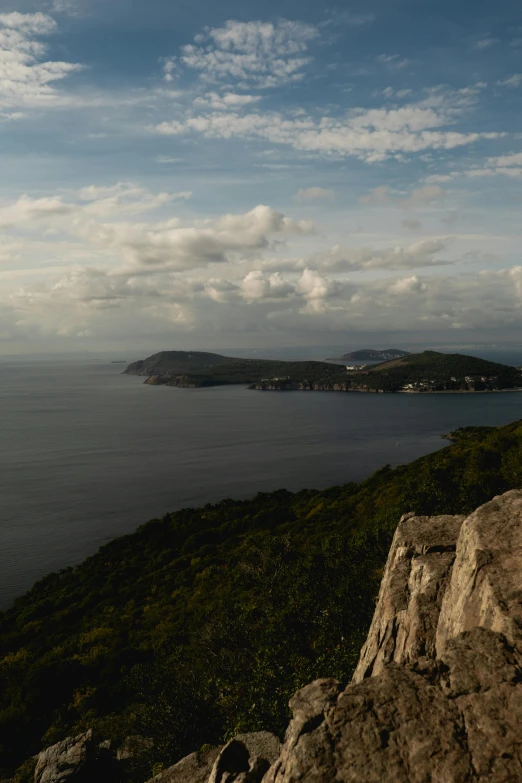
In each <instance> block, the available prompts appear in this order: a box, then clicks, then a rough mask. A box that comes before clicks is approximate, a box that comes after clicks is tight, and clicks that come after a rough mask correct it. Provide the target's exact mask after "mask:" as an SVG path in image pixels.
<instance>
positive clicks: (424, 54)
mask: <svg viewBox="0 0 522 783" xmlns="http://www.w3.org/2000/svg"><path fill="white" fill-rule="evenodd" d="M521 98H522V7H521V6H520V3H518V2H514V0H499V1H498V2H496V3H492V2H491V0H487V1H485V0H474V1H473V2H471V1H470V0H461V2H459V3H456V2H454V0H453V1H452V2H448V1H447V0H375V2H371V0H365V2H364V3H361V2H354V3H340V4H338V5H335V4H334V5H328V4H325V5H322V4H319V3H317V2H310V0H299V2H297V0H279V2H274V0H266V1H265V2H263V3H260V2H256V3H254V2H249V0H246V1H245V0H241V2H239V0H224V1H222V2H219V3H215V2H210V0H191V2H187V1H186V0H177V2H176V3H172V2H171V0H147V2H145V0H111V2H110V3H108V2H107V0H42V1H41V2H34V1H33V0H16V1H15V0H13V2H7V1H6V0H0V167H1V169H0V170H1V174H2V175H1V176H0V238H1V242H0V355H2V354H3V355H9V354H15V353H31V354H34V353H38V352H40V351H41V352H50V351H51V352H52V351H58V352H60V351H64V352H70V351H85V350H89V351H91V350H103V349H107V350H117V349H118V350H119V349H121V350H131V349H132V350H138V349H140V350H149V351H150V352H153V351H156V350H165V349H186V350H190V349H194V350H196V349H205V348H206V349H214V350H216V349H224V348H230V349H234V350H240V349H241V348H250V349H252V348H254V349H257V348H259V349H266V348H271V347H273V348H281V347H284V346H306V345H312V346H313V345H324V344H338V345H340V346H341V345H345V346H347V347H357V346H358V345H374V346H376V347H379V346H380V347H382V346H386V345H388V344H391V343H392V342H395V343H399V344H401V343H402V344H412V343H418V344H422V343H424V344H426V345H428V344H435V343H443V344H457V343H463V344H464V343H470V344H473V343H479V342H490V343H496V344H503V343H513V342H516V341H518V342H522V337H521V326H522V306H521V305H522V242H521V239H522V221H521V220H520V213H521V207H522V126H521V123H520V119H521Z"/></svg>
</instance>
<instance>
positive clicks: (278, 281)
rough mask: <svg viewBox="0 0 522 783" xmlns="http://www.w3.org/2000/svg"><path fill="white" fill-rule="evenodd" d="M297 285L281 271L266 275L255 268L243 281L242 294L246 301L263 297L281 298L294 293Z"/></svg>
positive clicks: (253, 300) (254, 300)
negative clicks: (287, 279) (288, 280)
mask: <svg viewBox="0 0 522 783" xmlns="http://www.w3.org/2000/svg"><path fill="white" fill-rule="evenodd" d="M294 291H295V286H294V285H292V284H290V283H289V282H287V281H286V280H284V278H283V277H282V276H281V274H280V272H274V273H273V274H271V275H270V276H268V277H267V276H265V275H264V274H263V272H261V271H259V270H255V271H252V272H249V273H248V274H247V275H246V277H245V278H244V279H243V280H242V281H241V294H242V296H243V298H244V299H245V301H246V302H256V301H259V300H261V299H281V298H285V297H287V296H288V295H290V294H292V293H294Z"/></svg>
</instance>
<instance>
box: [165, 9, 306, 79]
mask: <svg viewBox="0 0 522 783" xmlns="http://www.w3.org/2000/svg"><path fill="white" fill-rule="evenodd" d="M318 35H319V31H318V29H317V28H316V27H314V26H313V25H310V24H306V23H304V22H295V21H288V20H285V19H283V20H280V21H279V22H276V23H272V22H260V21H251V22H240V21H235V20H229V21H228V22H226V23H225V25H224V26H223V27H213V28H207V29H205V31H204V32H203V33H200V34H198V35H197V36H196V37H195V39H194V43H192V44H188V45H187V46H183V47H182V49H181V54H180V56H179V57H172V58H168V59H167V60H166V62H165V77H166V79H167V80H171V79H172V76H173V73H174V72H175V71H176V69H177V68H179V67H185V68H189V69H191V70H194V71H196V72H197V73H198V74H199V77H200V79H201V80H202V81H205V82H208V83H212V82H214V83H218V82H225V83H227V82H233V83H235V84H236V85H237V86H238V87H240V88H248V87H254V88H271V87H278V86H280V85H282V84H288V83H292V82H296V81H300V80H301V79H302V78H303V75H304V74H303V68H304V66H306V65H307V64H308V63H309V62H310V59H311V58H310V57H309V56H308V55H307V54H306V52H307V49H308V46H309V44H310V42H311V41H313V40H314V39H315V38H317V37H318Z"/></svg>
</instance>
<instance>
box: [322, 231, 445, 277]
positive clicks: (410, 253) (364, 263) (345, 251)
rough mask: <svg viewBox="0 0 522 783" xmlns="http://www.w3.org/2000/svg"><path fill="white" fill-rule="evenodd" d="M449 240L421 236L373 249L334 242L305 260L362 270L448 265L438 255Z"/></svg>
mask: <svg viewBox="0 0 522 783" xmlns="http://www.w3.org/2000/svg"><path fill="white" fill-rule="evenodd" d="M449 242H450V237H444V238H442V239H423V240H422V241H420V242H414V243H413V244H412V245H408V246H407V247H400V246H396V247H390V248H386V249H384V250H374V249H373V248H371V247H354V248H347V247H342V246H340V245H335V246H334V247H333V248H332V249H331V250H330V251H328V252H320V253H316V254H315V255H314V256H312V257H311V258H310V259H309V260H308V263H309V264H310V265H312V266H316V267H317V266H319V267H320V268H322V269H328V270H335V271H338V272H363V271H367V270H375V269H384V270H399V269H416V268H421V267H429V266H447V265H449V264H451V263H452V262H451V261H449V260H447V259H443V258H440V254H441V253H444V252H445V251H446V249H447V246H448V244H449Z"/></svg>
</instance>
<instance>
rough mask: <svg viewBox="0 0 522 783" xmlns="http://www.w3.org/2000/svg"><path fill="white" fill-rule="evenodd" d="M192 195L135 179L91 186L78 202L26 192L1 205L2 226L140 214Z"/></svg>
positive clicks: (76, 197)
mask: <svg viewBox="0 0 522 783" xmlns="http://www.w3.org/2000/svg"><path fill="white" fill-rule="evenodd" d="M191 195H192V194H191V193H190V191H181V192H179V193H151V192H150V191H149V190H147V188H143V187H139V186H137V185H135V184H134V183H132V182H118V183H117V184H116V185H111V186H103V187H99V186H94V185H89V186H88V187H84V188H81V190H79V191H78V192H77V193H76V194H75V200H74V201H73V200H70V201H64V198H63V196H44V197H42V198H31V197H30V196H28V195H23V196H20V198H19V199H18V200H17V201H15V202H14V203H13V204H10V205H9V206H4V207H0V228H10V227H16V226H25V225H28V224H29V225H30V224H31V223H39V222H40V223H41V222H42V221H43V222H47V223H49V221H51V222H52V221H60V220H62V219H64V218H66V219H67V220H70V219H71V218H74V219H75V220H76V221H79V222H81V221H82V220H84V221H85V220H87V219H92V218H93V217H105V218H107V217H109V216H115V215H127V216H131V215H139V214H142V213H144V212H147V211H150V210H153V209H157V208H158V207H161V206H163V205H165V204H169V203H171V202H173V201H178V200H187V199H189V198H190V197H191Z"/></svg>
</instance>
